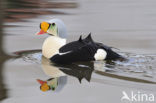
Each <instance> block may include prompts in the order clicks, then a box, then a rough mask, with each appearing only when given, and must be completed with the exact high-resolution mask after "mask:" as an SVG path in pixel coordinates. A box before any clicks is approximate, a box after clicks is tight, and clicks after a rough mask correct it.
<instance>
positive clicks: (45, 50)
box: [42, 36, 66, 58]
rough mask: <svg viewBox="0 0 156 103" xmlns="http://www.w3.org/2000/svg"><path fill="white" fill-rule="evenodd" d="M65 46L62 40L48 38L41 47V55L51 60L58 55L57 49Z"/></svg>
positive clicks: (64, 41) (54, 37)
mask: <svg viewBox="0 0 156 103" xmlns="http://www.w3.org/2000/svg"><path fill="white" fill-rule="evenodd" d="M65 44H66V39H62V38H59V37H56V36H50V37H48V38H47V39H46V40H45V41H44V43H43V46H42V54H43V55H44V56H45V57H46V58H51V57H52V56H54V55H55V54H57V53H59V49H60V48H61V47H62V46H63V45H65Z"/></svg>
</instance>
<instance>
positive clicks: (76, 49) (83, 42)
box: [50, 34, 123, 64]
mask: <svg viewBox="0 0 156 103" xmlns="http://www.w3.org/2000/svg"><path fill="white" fill-rule="evenodd" d="M98 49H103V50H105V51H106V53H107V56H106V58H105V60H116V59H119V58H123V57H122V56H121V55H119V54H117V53H116V52H114V51H113V50H112V49H111V47H108V46H105V45H103V44H102V43H96V42H94V41H93V40H92V37H91V34H89V35H88V36H87V37H86V38H85V39H82V38H81V36H80V38H79V40H78V41H73V42H70V43H68V44H66V45H64V46H63V47H61V48H60V49H59V52H60V53H65V54H62V55H60V54H56V55H54V56H53V57H51V58H50V60H51V61H52V62H54V63H59V64H67V63H72V62H80V61H93V60H95V58H94V55H95V53H96V52H97V50H98Z"/></svg>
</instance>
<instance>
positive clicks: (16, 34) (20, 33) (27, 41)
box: [0, 0, 156, 103]
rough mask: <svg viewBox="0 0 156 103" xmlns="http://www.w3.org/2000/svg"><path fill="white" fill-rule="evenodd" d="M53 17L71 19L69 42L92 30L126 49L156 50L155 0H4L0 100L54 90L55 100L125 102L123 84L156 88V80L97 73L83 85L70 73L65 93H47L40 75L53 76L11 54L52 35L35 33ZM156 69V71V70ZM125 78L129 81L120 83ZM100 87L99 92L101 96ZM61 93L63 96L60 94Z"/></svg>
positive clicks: (6, 102) (8, 102)
mask: <svg viewBox="0 0 156 103" xmlns="http://www.w3.org/2000/svg"><path fill="white" fill-rule="evenodd" d="M52 18H60V19H62V20H63V21H64V22H65V24H66V26H67V29H68V39H67V40H68V42H70V41H73V40H77V39H78V37H79V36H80V35H83V37H85V36H86V35H87V34H89V33H90V32H91V33H92V36H93V38H94V40H96V41H99V42H102V43H104V44H106V45H109V46H112V47H116V48H119V49H120V52H124V53H127V52H128V53H136V54H142V55H144V54H150V55H153V54H155V53H156V43H155V41H156V1H155V0H1V1H0V57H1V58H0V102H2V103H21V102H22V103H24V102H26V103H27V102H28V101H29V102H32V103H34V102H39V103H40V102H43V101H46V102H49V101H51V99H49V98H51V96H54V98H52V101H55V102H62V101H65V102H74V101H77V103H79V102H95V101H97V100H98V101H99V102H103V101H106V102H108V103H113V102H114V101H115V102H116V101H118V102H120V96H121V91H122V90H129V89H130V88H131V89H134V90H137V89H138V88H140V86H141V87H143V88H142V89H141V90H143V91H145V92H151V91H153V90H155V89H154V88H155V87H154V85H153V84H150V85H147V84H138V83H131V82H129V81H122V80H116V79H113V78H110V77H104V78H103V77H98V78H100V79H101V78H103V79H104V80H101V81H100V83H99V82H98V83H96V82H97V81H98V80H96V79H95V78H96V77H97V76H96V74H94V77H95V78H94V79H93V83H91V85H89V84H88V82H85V83H84V84H83V85H80V83H79V82H77V81H76V80H74V79H73V78H71V77H69V78H68V79H69V80H68V83H67V84H68V86H66V89H64V91H63V92H61V93H56V94H55V95H54V94H52V93H47V94H46V95H45V94H44V93H42V92H41V91H39V89H38V88H37V83H36V82H35V79H37V78H38V77H40V78H44V79H46V78H47V76H46V75H45V74H44V73H43V71H42V70H41V67H40V65H38V64H35V63H32V62H25V61H23V59H18V60H14V59H12V56H10V55H13V52H16V51H23V50H36V49H41V47H42V43H43V41H44V39H45V38H46V37H47V35H43V36H36V35H35V33H36V32H38V31H39V24H40V22H42V21H45V20H49V19H52ZM149 71H150V72H151V70H149ZM151 73H155V70H154V72H151ZM151 78H152V79H153V78H155V77H151ZM149 80H150V79H149ZM73 81H74V82H73ZM112 81H116V83H115V84H117V85H116V86H113V85H114V84H112ZM75 82H76V84H74V83H75ZM120 83H121V84H125V85H122V86H120V85H119V84H120ZM127 85H131V86H130V87H127ZM132 85H135V86H132ZM147 86H148V87H150V88H146V87H147ZM73 87H75V89H74V88H73ZM87 87H88V88H87ZM36 88H37V89H36ZM76 88H77V89H76ZM82 88H83V89H82ZM109 90H111V91H109ZM83 91H85V93H84V94H83V93H82V92H83ZM105 91H107V93H106V92H105ZM95 92H97V93H99V95H98V97H96V94H94V93H95ZM114 92H116V93H114ZM155 92H156V91H154V93H155ZM113 93H114V94H113ZM82 94H83V95H82ZM44 95H45V96H46V97H45V96H44ZM86 95H87V96H86ZM65 96H66V97H65ZM85 96H86V97H85ZM60 97H61V99H62V100H59V98H60ZM19 98H20V99H19ZM37 98H40V99H37ZM111 98H114V99H113V100H112V99H111ZM27 99H28V101H26V100H27Z"/></svg>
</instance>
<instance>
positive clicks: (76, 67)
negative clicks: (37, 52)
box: [37, 56, 94, 91]
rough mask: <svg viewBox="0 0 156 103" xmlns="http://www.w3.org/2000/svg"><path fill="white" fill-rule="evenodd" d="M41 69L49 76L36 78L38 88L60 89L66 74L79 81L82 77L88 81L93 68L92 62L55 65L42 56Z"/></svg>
mask: <svg viewBox="0 0 156 103" xmlns="http://www.w3.org/2000/svg"><path fill="white" fill-rule="evenodd" d="M42 69H43V71H44V73H45V74H46V75H48V76H49V77H50V78H49V79H47V80H45V81H43V80H40V79H37V81H38V82H39V84H40V85H41V86H40V90H41V91H48V90H53V91H60V90H61V89H62V88H63V87H64V85H65V84H66V83H67V75H69V76H73V77H76V78H77V79H78V80H79V82H80V83H81V80H82V79H83V78H85V79H86V80H87V81H88V82H90V79H91V75H92V72H93V70H94V63H93V62H79V63H73V64H70V65H56V64H52V63H51V62H50V61H49V60H48V59H46V58H45V57H43V56H42Z"/></svg>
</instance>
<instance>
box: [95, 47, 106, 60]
mask: <svg viewBox="0 0 156 103" xmlns="http://www.w3.org/2000/svg"><path fill="white" fill-rule="evenodd" d="M106 56H107V53H106V51H105V50H103V49H98V50H97V52H96V53H95V55H94V58H95V60H104V59H105V58H106Z"/></svg>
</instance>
